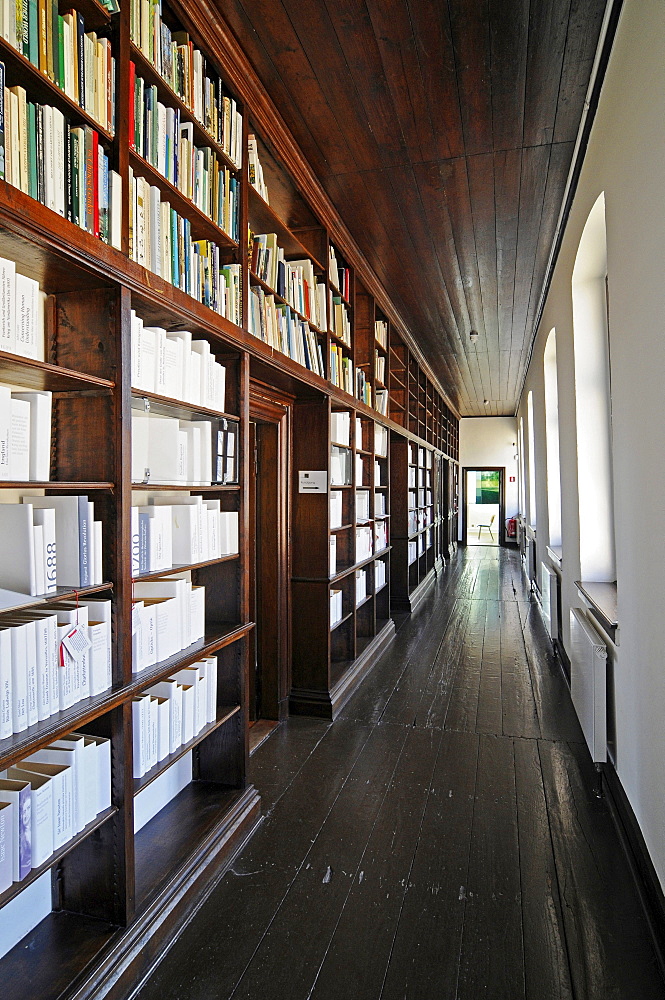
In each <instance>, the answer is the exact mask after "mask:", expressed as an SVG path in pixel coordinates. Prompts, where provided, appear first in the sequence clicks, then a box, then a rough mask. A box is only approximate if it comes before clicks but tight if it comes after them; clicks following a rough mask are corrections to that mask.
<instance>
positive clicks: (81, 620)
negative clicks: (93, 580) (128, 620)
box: [0, 601, 111, 739]
mask: <svg viewBox="0 0 665 1000" xmlns="http://www.w3.org/2000/svg"><path fill="white" fill-rule="evenodd" d="M110 687H111V602H110V601H79V602H78V604H77V603H76V602H75V601H55V602H53V603H49V604H44V605H40V607H39V608H38V609H35V608H32V609H31V608H28V609H23V610H18V611H14V612H11V613H8V614H6V615H3V617H2V619H1V622H0V739H6V738H7V737H8V736H11V735H12V733H22V732H23V731H24V730H26V729H27V728H28V727H29V726H34V725H36V724H37V722H44V721H45V720H46V719H49V718H50V717H51V716H52V715H55V714H56V713H57V712H60V711H63V710H64V709H67V708H71V706H72V705H75V704H77V702H79V701H82V700H83V699H84V698H89V697H90V696H91V695H97V694H101V693H102V692H103V691H107V690H108V689H109V688H110Z"/></svg>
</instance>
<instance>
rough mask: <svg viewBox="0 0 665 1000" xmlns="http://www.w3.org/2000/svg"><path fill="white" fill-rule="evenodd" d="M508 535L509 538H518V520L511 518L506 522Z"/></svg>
mask: <svg viewBox="0 0 665 1000" xmlns="http://www.w3.org/2000/svg"><path fill="white" fill-rule="evenodd" d="M506 535H507V536H508V538H516V537H517V518H516V517H509V518H508V520H507V521H506Z"/></svg>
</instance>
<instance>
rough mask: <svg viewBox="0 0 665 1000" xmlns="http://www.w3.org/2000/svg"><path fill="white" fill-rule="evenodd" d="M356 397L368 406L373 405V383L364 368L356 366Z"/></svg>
mask: <svg viewBox="0 0 665 1000" xmlns="http://www.w3.org/2000/svg"><path fill="white" fill-rule="evenodd" d="M356 397H357V398H358V399H359V400H360V401H361V402H362V403H366V404H367V406H371V405H372V384H371V382H370V381H369V379H368V377H367V373H366V372H365V371H364V369H363V368H356Z"/></svg>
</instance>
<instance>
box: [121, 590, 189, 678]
mask: <svg viewBox="0 0 665 1000" xmlns="http://www.w3.org/2000/svg"><path fill="white" fill-rule="evenodd" d="M133 595H134V597H133V602H132V667H133V670H134V671H135V672H136V673H140V672H141V671H142V670H147V668H148V667H151V666H153V665H154V664H155V663H160V662H161V661H162V660H167V659H168V658H169V657H170V656H175V655H176V654H177V653H179V652H181V650H183V649H187V648H188V647H189V646H191V645H192V644H193V643H195V642H198V641H199V640H200V639H203V636H204V634H205V587H194V586H193V585H192V582H191V579H190V578H189V574H188V573H177V574H173V575H170V576H167V577H159V578H156V579H153V580H137V581H136V582H135V583H134V584H133Z"/></svg>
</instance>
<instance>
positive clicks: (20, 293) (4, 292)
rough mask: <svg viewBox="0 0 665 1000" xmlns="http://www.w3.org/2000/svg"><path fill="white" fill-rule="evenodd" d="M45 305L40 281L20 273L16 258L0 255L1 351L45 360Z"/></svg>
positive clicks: (44, 296) (44, 295)
mask: <svg viewBox="0 0 665 1000" xmlns="http://www.w3.org/2000/svg"><path fill="white" fill-rule="evenodd" d="M45 305H46V294H45V293H44V292H43V291H42V290H41V289H40V287H39V282H38V281H35V280H34V278H28V277H27V276H26V275H25V274H19V273H18V272H17V270H16V264H15V263H14V261H13V260H7V259H5V258H4V257H0V351H6V352H7V353H8V354H18V355H19V356H20V357H24V358H34V359H35V360H36V361H44V360H45V340H44V311H45Z"/></svg>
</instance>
